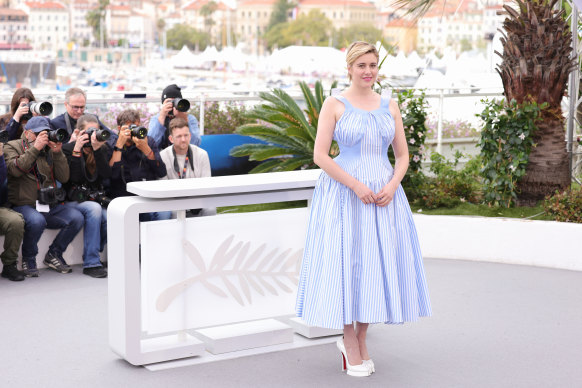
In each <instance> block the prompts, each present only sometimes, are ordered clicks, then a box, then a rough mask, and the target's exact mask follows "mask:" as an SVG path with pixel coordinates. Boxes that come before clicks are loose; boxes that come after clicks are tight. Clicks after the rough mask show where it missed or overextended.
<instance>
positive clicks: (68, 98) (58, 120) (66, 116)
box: [51, 88, 109, 143]
mask: <svg viewBox="0 0 582 388" xmlns="http://www.w3.org/2000/svg"><path fill="white" fill-rule="evenodd" d="M86 107H87V94H85V91H83V89H79V88H70V89H68V90H67V91H66V92H65V109H66V112H65V113H63V114H61V115H58V116H57V117H55V118H54V119H52V120H51V127H52V128H53V129H58V128H65V129H66V130H67V132H68V134H69V137H70V138H69V142H70V143H74V142H75V141H76V140H77V133H78V132H79V130H78V129H76V128H77V120H78V119H79V117H81V116H82V115H84V114H85V108H86ZM95 117H97V116H95ZM97 122H98V123H99V128H101V129H107V130H109V128H107V127H106V126H105V125H104V124H103V123H102V122H101V121H99V118H97Z"/></svg>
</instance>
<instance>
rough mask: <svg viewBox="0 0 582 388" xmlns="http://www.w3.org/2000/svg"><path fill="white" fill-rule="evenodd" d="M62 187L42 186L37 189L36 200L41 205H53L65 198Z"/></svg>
mask: <svg viewBox="0 0 582 388" xmlns="http://www.w3.org/2000/svg"><path fill="white" fill-rule="evenodd" d="M66 196H67V195H66V193H65V190H64V189H63V188H62V187H43V188H40V189H38V202H39V203H41V204H43V205H55V204H57V203H59V202H63V201H64V200H65V198H66Z"/></svg>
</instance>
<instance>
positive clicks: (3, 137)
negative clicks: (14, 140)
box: [0, 129, 10, 144]
mask: <svg viewBox="0 0 582 388" xmlns="http://www.w3.org/2000/svg"><path fill="white" fill-rule="evenodd" d="M8 141H10V134H9V133H8V131H7V130H5V129H3V130H2V131H0V143H4V144H6V143H8Z"/></svg>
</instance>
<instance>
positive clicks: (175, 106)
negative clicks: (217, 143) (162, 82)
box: [148, 84, 200, 150]
mask: <svg viewBox="0 0 582 388" xmlns="http://www.w3.org/2000/svg"><path fill="white" fill-rule="evenodd" d="M180 100H181V101H180ZM189 109H190V103H189V102H188V100H184V99H182V92H181V91H180V88H179V87H178V86H177V85H176V84H172V85H168V86H166V88H165V89H164V91H163V92H162V109H161V111H160V113H158V114H157V115H156V116H154V117H152V118H151V119H150V125H149V131H148V136H149V137H151V138H153V139H154V141H155V143H156V146H157V147H158V149H160V150H163V149H164V148H166V147H167V146H169V145H170V143H169V141H168V137H169V136H170V132H169V129H170V121H171V120H172V119H173V118H175V117H180V118H182V119H184V120H186V122H187V123H188V128H189V129H190V136H191V139H190V144H194V145H196V146H198V145H200V128H198V120H196V117H194V116H193V115H191V114H189V113H188V110H189Z"/></svg>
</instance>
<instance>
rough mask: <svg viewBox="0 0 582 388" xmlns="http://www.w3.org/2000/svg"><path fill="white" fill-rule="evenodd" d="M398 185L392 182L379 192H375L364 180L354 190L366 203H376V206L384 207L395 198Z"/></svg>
mask: <svg viewBox="0 0 582 388" xmlns="http://www.w3.org/2000/svg"><path fill="white" fill-rule="evenodd" d="M396 188H397V186H396V185H394V184H391V183H390V182H389V183H388V184H387V185H385V186H384V187H382V190H380V191H379V192H378V193H374V192H373V191H372V190H371V189H370V188H369V187H368V186H366V185H365V184H363V183H362V182H358V184H357V186H356V187H355V189H354V190H353V191H354V193H356V195H357V196H358V198H360V200H361V201H362V202H363V203H365V204H366V205H368V204H371V203H374V204H376V206H380V207H384V206H386V205H388V204H389V203H390V202H391V201H392V199H393V198H394V193H395V192H396Z"/></svg>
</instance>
